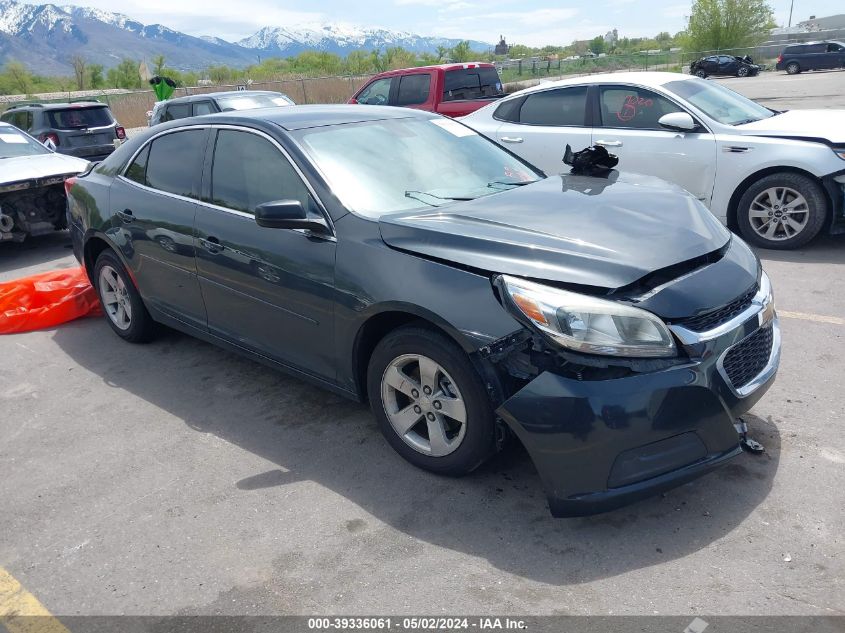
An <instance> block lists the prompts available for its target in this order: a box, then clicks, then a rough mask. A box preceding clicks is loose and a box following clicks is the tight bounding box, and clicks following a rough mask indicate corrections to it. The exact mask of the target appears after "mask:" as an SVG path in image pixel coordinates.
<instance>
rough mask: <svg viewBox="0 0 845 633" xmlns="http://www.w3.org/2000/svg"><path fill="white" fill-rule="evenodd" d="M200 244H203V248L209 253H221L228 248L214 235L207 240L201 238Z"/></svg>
mask: <svg viewBox="0 0 845 633" xmlns="http://www.w3.org/2000/svg"><path fill="white" fill-rule="evenodd" d="M200 244H202V247H203V248H204V249H205V250H207V251H208V252H209V253H219V252H221V251H223V250H224V249H225V248H226V247H225V246H223V245H222V244H221V243H220V240H219V239H217V238H216V237H214V236H213V235H209V236H208V237H207V238H205V239H203V238H200Z"/></svg>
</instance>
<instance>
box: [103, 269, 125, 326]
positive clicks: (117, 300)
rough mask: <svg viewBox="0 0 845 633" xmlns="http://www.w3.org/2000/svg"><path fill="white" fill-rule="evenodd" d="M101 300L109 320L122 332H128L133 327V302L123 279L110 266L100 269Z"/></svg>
mask: <svg viewBox="0 0 845 633" xmlns="http://www.w3.org/2000/svg"><path fill="white" fill-rule="evenodd" d="M97 286H98V288H99V291H100V300H101V301H102V303H103V309H104V310H105V311H106V314H107V315H108V317H109V319H110V320H111V322H112V323H114V324H115V326H117V328H118V329H120V330H128V329H129V326H130V325H132V302H131V299H130V297H129V292H128V290H127V288H126V284H125V283H123V279H122V278H121V276H120V275H119V274H118V273H117V271H116V270H115V269H114V268H112V267H111V266H109V265H106V266H103V267H102V268H101V269H100V277H99V283H98V284H97Z"/></svg>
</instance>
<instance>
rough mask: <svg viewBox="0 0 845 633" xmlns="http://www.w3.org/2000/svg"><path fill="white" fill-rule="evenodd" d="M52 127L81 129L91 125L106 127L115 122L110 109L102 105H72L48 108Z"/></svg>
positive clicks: (57, 128)
mask: <svg viewBox="0 0 845 633" xmlns="http://www.w3.org/2000/svg"><path fill="white" fill-rule="evenodd" d="M47 117H48V118H49V120H50V127H52V128H54V129H56V130H81V129H87V128H90V127H106V126H107V125H111V124H112V123H114V119H112V118H111V113H110V112H109V109H108V108H107V107H105V106H102V107H95V108H91V107H85V108H83V107H78V106H72V107H70V108H68V109H66V110H48V111H47Z"/></svg>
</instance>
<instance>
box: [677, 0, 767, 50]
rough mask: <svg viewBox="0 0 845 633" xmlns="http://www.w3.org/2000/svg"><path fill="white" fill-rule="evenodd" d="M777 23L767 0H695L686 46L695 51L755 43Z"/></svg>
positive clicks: (760, 40) (722, 48) (689, 21)
mask: <svg viewBox="0 0 845 633" xmlns="http://www.w3.org/2000/svg"><path fill="white" fill-rule="evenodd" d="M773 26H775V24H774V19H773V14H772V8H771V7H770V6H769V5H768V4H767V3H766V0H695V1H694V2H693V5H692V10H691V13H690V16H689V20H688V23H687V31H686V45H687V47H689V48H690V49H692V50H693V51H712V50H724V49H730V48H743V47H746V46H754V45H755V44H759V43H760V42H762V41H763V40H764V39H765V38H766V36H767V35H768V33H769V30H770V29H771V28H772V27H773Z"/></svg>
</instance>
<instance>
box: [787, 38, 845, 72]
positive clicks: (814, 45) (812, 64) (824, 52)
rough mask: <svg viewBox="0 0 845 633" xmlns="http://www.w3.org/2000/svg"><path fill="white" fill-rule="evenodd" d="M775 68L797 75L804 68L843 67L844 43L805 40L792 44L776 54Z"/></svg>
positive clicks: (844, 66) (844, 64)
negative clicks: (801, 42) (804, 41)
mask: <svg viewBox="0 0 845 633" xmlns="http://www.w3.org/2000/svg"><path fill="white" fill-rule="evenodd" d="M775 68H776V69H777V70H785V71H786V72H787V73H788V74H790V75H797V74H798V73H800V72H802V71H804V70H824V69H828V68H845V44H843V43H842V42H807V43H806V44H793V45H791V46H787V47H786V48H785V49H783V53H781V54H780V55H779V56H778V63H777V65H776V66H775Z"/></svg>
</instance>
